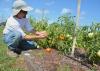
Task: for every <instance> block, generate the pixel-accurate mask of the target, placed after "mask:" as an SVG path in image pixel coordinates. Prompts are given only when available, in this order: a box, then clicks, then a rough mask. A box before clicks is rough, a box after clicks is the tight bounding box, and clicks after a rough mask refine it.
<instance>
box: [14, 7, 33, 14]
mask: <svg viewBox="0 0 100 71" xmlns="http://www.w3.org/2000/svg"><path fill="white" fill-rule="evenodd" d="M20 10H24V11H31V10H33V8H32V7H30V6H27V7H23V8H21V9H13V12H12V15H13V16H15V15H17V14H18V13H19V12H20Z"/></svg>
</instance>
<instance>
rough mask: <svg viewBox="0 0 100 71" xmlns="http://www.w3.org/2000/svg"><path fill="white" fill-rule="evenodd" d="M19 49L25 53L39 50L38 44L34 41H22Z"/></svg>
mask: <svg viewBox="0 0 100 71" xmlns="http://www.w3.org/2000/svg"><path fill="white" fill-rule="evenodd" d="M19 47H20V48H21V49H22V50H23V51H25V50H30V49H36V48H37V43H36V42H34V41H27V40H22V41H21V43H20V46H19Z"/></svg>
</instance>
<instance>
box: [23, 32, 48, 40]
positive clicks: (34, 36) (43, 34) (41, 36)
mask: <svg viewBox="0 0 100 71" xmlns="http://www.w3.org/2000/svg"><path fill="white" fill-rule="evenodd" d="M47 36H48V34H47V32H46V31H41V32H36V33H35V34H30V35H25V37H24V39H26V40H34V39H44V38H46V37H47Z"/></svg>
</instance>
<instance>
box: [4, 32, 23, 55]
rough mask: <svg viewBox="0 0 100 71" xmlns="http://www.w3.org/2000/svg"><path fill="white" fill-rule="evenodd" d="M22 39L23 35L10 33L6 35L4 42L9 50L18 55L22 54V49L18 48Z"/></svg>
mask: <svg viewBox="0 0 100 71" xmlns="http://www.w3.org/2000/svg"><path fill="white" fill-rule="evenodd" d="M21 39H22V37H21V33H20V32H18V31H13V32H9V33H7V34H5V35H4V42H5V43H6V44H7V46H8V48H9V49H10V50H11V51H13V52H15V53H17V54H21V49H19V48H18V46H19V43H20V41H21Z"/></svg>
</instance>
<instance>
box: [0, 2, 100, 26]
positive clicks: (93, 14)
mask: <svg viewBox="0 0 100 71" xmlns="http://www.w3.org/2000/svg"><path fill="white" fill-rule="evenodd" d="M14 1H15V0H0V21H3V20H5V19H7V18H8V17H9V16H10V15H11V13H12V5H13V2H14ZM24 1H25V2H26V3H27V4H28V5H29V6H31V7H33V10H32V11H31V12H29V14H28V16H32V17H34V18H36V19H41V17H42V16H43V15H44V16H46V17H47V18H48V20H49V22H53V21H56V20H57V18H58V17H59V16H61V15H63V14H69V13H71V15H72V16H76V15H77V0H24ZM99 6H100V0H81V12H80V22H79V24H80V25H91V24H92V22H94V23H97V22H100V8H99ZM75 20H76V18H75Z"/></svg>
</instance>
